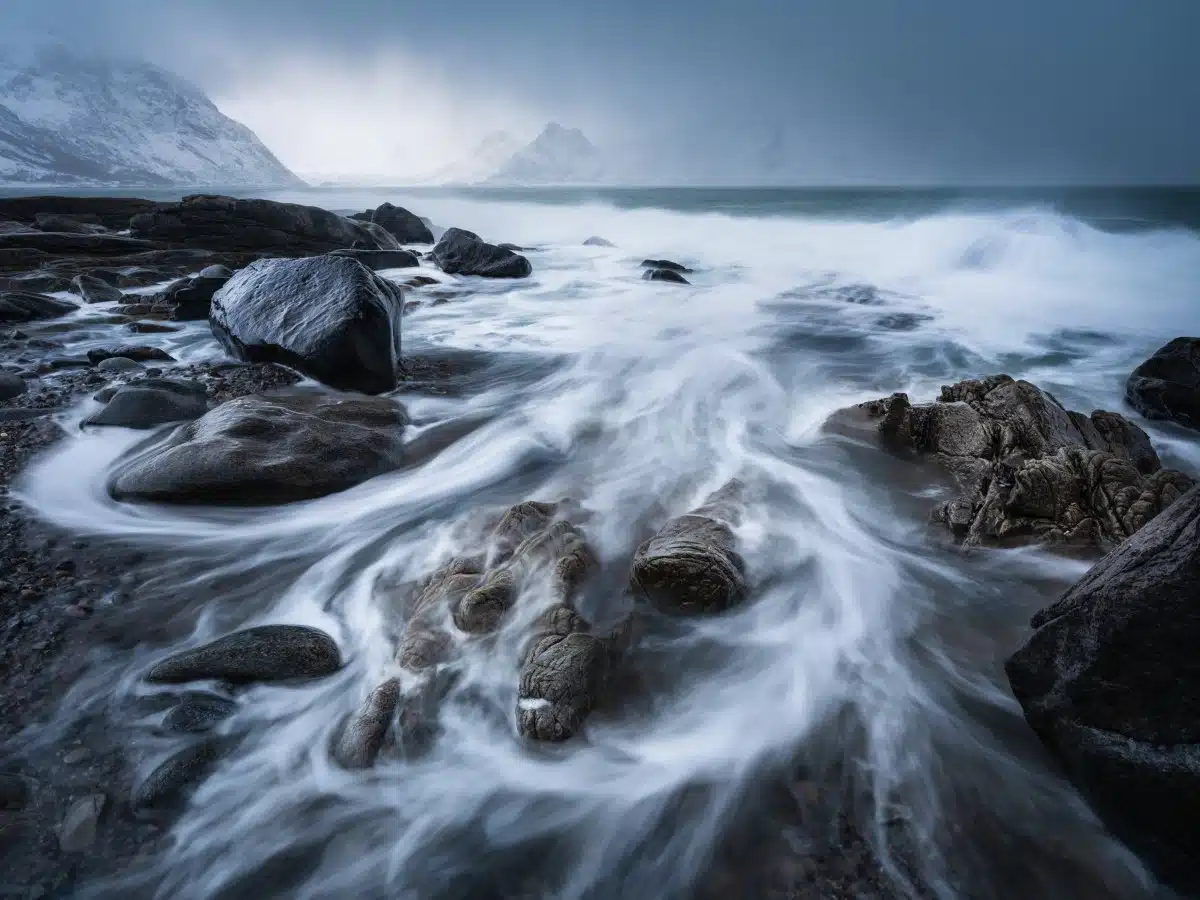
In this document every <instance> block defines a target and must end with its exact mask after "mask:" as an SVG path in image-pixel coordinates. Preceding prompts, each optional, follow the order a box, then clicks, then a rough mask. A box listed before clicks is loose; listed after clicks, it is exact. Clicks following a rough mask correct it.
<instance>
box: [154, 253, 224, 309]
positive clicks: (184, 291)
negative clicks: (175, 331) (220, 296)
mask: <svg viewBox="0 0 1200 900" xmlns="http://www.w3.org/2000/svg"><path fill="white" fill-rule="evenodd" d="M228 271H229V270H228V269H227V268H226V267H225V266H209V267H207V268H206V269H204V271H202V272H200V273H199V274H198V275H190V276H188V277H186V278H180V279H178V280H176V281H173V282H171V283H170V284H169V285H167V286H166V287H165V288H163V289H162V291H160V292H159V293H158V294H156V295H155V296H154V298H153V299H152V301H151V306H152V307H153V308H154V309H156V310H158V311H160V312H161V313H162V314H163V315H166V316H169V317H170V318H172V319H174V320H175V321H176V322H200V321H203V320H204V319H207V318H208V315H209V312H210V311H211V309H212V298H213V295H214V294H216V293H217V291H219V290H220V289H221V288H223V287H225V284H226V283H227V282H228V281H229V279H230V278H231V277H233V276H232V274H229V275H226V274H224V273H225V272H228ZM205 272H216V273H217V274H213V275H205V274H204V273H205Z"/></svg>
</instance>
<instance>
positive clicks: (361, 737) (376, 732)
mask: <svg viewBox="0 0 1200 900" xmlns="http://www.w3.org/2000/svg"><path fill="white" fill-rule="evenodd" d="M400 693H401V690H400V682H399V681H398V680H396V679H395V678H390V679H388V680H387V681H385V682H384V683H383V684H381V685H380V686H379V687H377V688H376V689H375V690H374V691H372V692H371V694H370V696H368V697H367V699H366V700H365V701H364V702H363V705H362V708H361V709H360V710H359V711H358V712H357V713H356V714H355V715H354V716H352V717H351V718H350V720H349V721H347V722H346V723H345V724H344V725H343V727H342V730H341V733H340V734H339V735H338V738H337V742H336V745H335V746H334V748H333V758H334V760H335V761H336V762H337V764H338V765H340V766H341V767H342V768H344V769H369V768H370V767H371V766H373V765H374V764H375V759H376V757H378V756H379V751H380V750H381V749H383V745H384V741H385V740H386V739H387V736H388V731H389V729H390V728H391V727H392V720H393V719H394V718H395V716H396V709H397V707H398V706H399V704H400Z"/></svg>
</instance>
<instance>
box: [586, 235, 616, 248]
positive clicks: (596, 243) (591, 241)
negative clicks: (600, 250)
mask: <svg viewBox="0 0 1200 900" xmlns="http://www.w3.org/2000/svg"><path fill="white" fill-rule="evenodd" d="M583 246H585V247H615V246H617V245H616V244H614V243H613V242H612V241H607V240H605V239H604V238H602V237H598V236H596V235H593V236H592V237H590V238H588V239H587V240H586V241H584V242H583Z"/></svg>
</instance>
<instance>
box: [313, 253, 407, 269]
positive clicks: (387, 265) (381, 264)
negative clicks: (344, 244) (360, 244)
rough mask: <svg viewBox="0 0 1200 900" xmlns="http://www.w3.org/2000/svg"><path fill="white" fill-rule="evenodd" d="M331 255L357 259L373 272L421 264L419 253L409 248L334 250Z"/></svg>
mask: <svg viewBox="0 0 1200 900" xmlns="http://www.w3.org/2000/svg"><path fill="white" fill-rule="evenodd" d="M329 255H330V256H345V257H348V258H349V259H357V260H358V261H359V262H360V263H362V264H363V265H364V266H366V267H367V268H368V269H370V270H371V271H372V272H378V271H379V270H380V269H412V268H415V267H416V266H419V265H420V264H421V261H420V260H419V259H417V255H416V254H415V253H410V252H409V251H408V250H334V251H333V252H332V253H331V254H329Z"/></svg>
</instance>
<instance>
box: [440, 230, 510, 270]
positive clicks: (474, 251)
mask: <svg viewBox="0 0 1200 900" xmlns="http://www.w3.org/2000/svg"><path fill="white" fill-rule="evenodd" d="M433 259H434V262H436V263H437V264H438V267H439V268H441V270H442V271H443V272H446V273H448V274H450V275H480V276H482V277H484V278H525V277H526V276H528V275H529V274H531V273H532V272H533V267H532V266H530V265H529V260H527V259H526V258H525V257H523V256H520V255H518V254H516V253H513V252H512V251H511V250H506V249H504V248H503V247H497V246H496V245H495V244H489V243H487V242H485V241H484V240H483V239H482V238H481V237H479V235H477V234H474V233H472V232H470V231H464V230H463V229H461V228H450V229H447V231H446V233H445V234H443V235H442V239H441V240H440V241H438V242H437V245H436V246H435V247H434V248H433Z"/></svg>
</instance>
